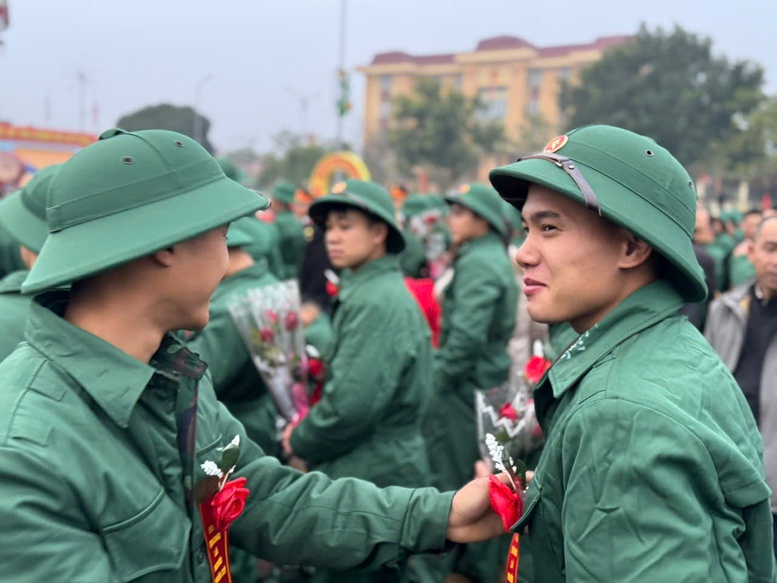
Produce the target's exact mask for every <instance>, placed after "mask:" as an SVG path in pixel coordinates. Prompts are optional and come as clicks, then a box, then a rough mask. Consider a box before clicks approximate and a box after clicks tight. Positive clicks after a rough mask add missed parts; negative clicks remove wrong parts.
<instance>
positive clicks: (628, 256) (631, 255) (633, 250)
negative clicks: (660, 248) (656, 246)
mask: <svg viewBox="0 0 777 583" xmlns="http://www.w3.org/2000/svg"><path fill="white" fill-rule="evenodd" d="M623 234H624V245H623V253H622V254H621V258H620V260H619V261H618V267H620V268H621V269H634V268H635V267H639V266H640V265H643V264H644V263H645V262H646V261H647V260H648V259H649V258H650V255H651V254H652V253H653V247H651V246H650V245H649V244H648V243H646V242H645V241H643V240H642V239H640V238H639V237H637V236H635V235H634V234H633V233H630V232H628V231H626V230H625V229H624V230H623Z"/></svg>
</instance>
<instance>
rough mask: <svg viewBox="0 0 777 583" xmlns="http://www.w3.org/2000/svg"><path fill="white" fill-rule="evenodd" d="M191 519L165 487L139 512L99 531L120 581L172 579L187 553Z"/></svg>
mask: <svg viewBox="0 0 777 583" xmlns="http://www.w3.org/2000/svg"><path fill="white" fill-rule="evenodd" d="M190 528H191V526H190V522H189V519H188V517H187V516H186V513H185V511H184V510H183V509H182V508H180V507H179V506H177V505H176V504H175V502H173V501H172V500H171V499H170V497H169V496H168V495H167V493H166V492H165V490H164V489H160V491H159V493H158V494H157V495H156V496H155V497H154V499H153V500H151V501H150V503H149V505H148V506H147V507H145V508H143V509H142V510H141V511H140V512H138V513H137V514H136V515H134V516H132V517H130V518H128V519H127V520H124V521H122V522H119V523H117V524H113V525H111V526H107V527H105V528H103V529H102V530H101V532H100V535H101V536H102V538H103V541H104V544H105V548H106V550H107V551H108V555H109V556H110V558H111V563H112V565H113V568H114V570H115V572H116V575H117V576H118V579H119V580H120V581H143V582H146V583H151V582H154V581H160V582H162V581H173V580H179V579H180V578H181V575H180V571H181V570H182V569H183V568H184V561H185V559H186V557H187V555H188V548H189V533H190Z"/></svg>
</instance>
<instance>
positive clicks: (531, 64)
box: [359, 36, 631, 145]
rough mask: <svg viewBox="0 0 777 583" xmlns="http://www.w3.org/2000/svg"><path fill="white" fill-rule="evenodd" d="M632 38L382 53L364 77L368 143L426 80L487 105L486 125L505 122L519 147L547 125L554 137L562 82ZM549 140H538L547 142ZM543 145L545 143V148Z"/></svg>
mask: <svg viewBox="0 0 777 583" xmlns="http://www.w3.org/2000/svg"><path fill="white" fill-rule="evenodd" d="M630 38H631V37H629V36H610V37H601V38H598V39H596V40H595V41H593V42H592V43H588V44H576V45H563V46H553V47H535V46H534V45H532V44H531V43H528V42H527V41H525V40H523V39H521V38H518V37H515V36H497V37H494V38H489V39H485V40H482V41H480V43H478V45H477V48H476V49H475V50H474V51H471V52H463V53H454V54H445V55H424V56H415V55H410V54H408V53H404V52H390V53H381V54H378V55H376V56H375V58H374V59H373V60H372V63H370V64H369V65H367V66H366V67H361V68H359V71H360V72H361V73H363V74H364V75H365V76H366V78H367V79H366V80H367V83H366V96H365V108H364V136H363V138H364V143H365V144H370V143H375V141H376V140H377V139H379V138H380V136H381V134H382V132H383V130H385V128H387V127H388V123H389V120H390V118H391V100H392V98H394V97H396V96H398V95H407V94H409V93H412V91H413V88H414V86H415V83H416V81H417V80H418V79H419V78H422V77H433V78H436V79H438V80H439V81H440V82H441V83H442V84H443V86H447V87H455V88H456V89H458V90H459V91H461V92H462V93H464V94H465V95H469V96H475V95H479V96H480V97H481V99H482V101H483V102H484V104H485V105H486V109H485V110H484V111H483V112H482V113H481V115H482V116H483V117H484V118H485V119H498V120H502V121H504V124H505V128H506V130H507V134H508V136H509V137H510V138H511V139H512V140H514V141H519V140H521V138H522V134H525V133H526V132H527V131H530V130H531V125H530V124H531V123H537V124H542V127H543V130H544V132H543V133H547V134H552V133H554V132H555V131H557V130H558V129H559V128H561V127H562V126H563V125H564V120H563V118H562V113H561V112H560V111H559V108H558V93H559V87H560V84H561V81H562V80H564V79H570V78H572V79H573V78H574V77H575V76H576V75H577V74H578V73H579V71H580V69H582V68H583V67H585V66H586V65H589V64H590V63H593V62H595V61H597V60H598V59H599V58H601V56H602V54H603V52H604V51H605V50H607V49H608V48H610V47H612V46H615V45H619V44H623V43H626V42H628V41H629V39H630ZM545 138H547V135H543V136H541V138H540V137H538V139H545ZM543 145H544V142H543Z"/></svg>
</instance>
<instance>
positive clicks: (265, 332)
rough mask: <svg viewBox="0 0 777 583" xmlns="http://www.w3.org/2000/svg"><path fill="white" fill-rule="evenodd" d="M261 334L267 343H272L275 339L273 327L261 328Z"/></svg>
mask: <svg viewBox="0 0 777 583" xmlns="http://www.w3.org/2000/svg"><path fill="white" fill-rule="evenodd" d="M259 335H260V336H261V337H262V342H264V343H265V344H272V341H273V340H274V339H275V334H274V333H273V331H272V328H262V329H261V330H259Z"/></svg>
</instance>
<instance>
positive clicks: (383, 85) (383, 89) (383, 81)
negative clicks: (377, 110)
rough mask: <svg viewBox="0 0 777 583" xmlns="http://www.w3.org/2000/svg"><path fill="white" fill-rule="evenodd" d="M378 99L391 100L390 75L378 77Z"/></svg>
mask: <svg viewBox="0 0 777 583" xmlns="http://www.w3.org/2000/svg"><path fill="white" fill-rule="evenodd" d="M380 98H381V99H382V100H387V99H390V98H391V75H381V76H380Z"/></svg>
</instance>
